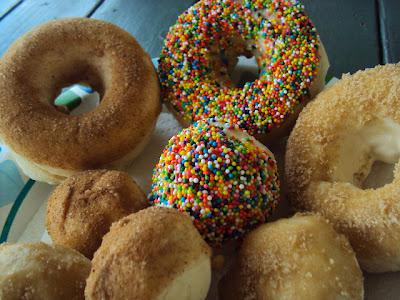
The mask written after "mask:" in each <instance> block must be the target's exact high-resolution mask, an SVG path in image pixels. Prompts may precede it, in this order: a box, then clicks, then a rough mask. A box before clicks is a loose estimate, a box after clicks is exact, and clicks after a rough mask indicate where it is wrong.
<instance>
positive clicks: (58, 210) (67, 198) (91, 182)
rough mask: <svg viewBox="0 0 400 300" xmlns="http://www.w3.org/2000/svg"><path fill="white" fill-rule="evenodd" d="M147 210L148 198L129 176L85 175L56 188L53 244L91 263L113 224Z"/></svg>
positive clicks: (50, 213)
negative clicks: (68, 248)
mask: <svg viewBox="0 0 400 300" xmlns="http://www.w3.org/2000/svg"><path fill="white" fill-rule="evenodd" d="M147 206H148V201H147V197H146V195H145V194H144V193H143V191H142V190H141V189H140V187H139V186H138V185H137V184H136V182H135V181H133V179H132V178H131V177H130V176H129V175H128V174H127V173H125V172H120V171H107V170H96V171H85V172H82V173H78V174H76V175H73V176H71V177H69V178H68V179H67V180H65V181H64V182H62V183H61V184H60V185H59V186H57V187H56V188H55V190H54V191H53V193H52V194H51V196H50V198H49V201H48V204H47V217H46V227H47V231H48V232H49V235H50V236H51V238H52V240H53V242H55V243H56V244H60V245H63V246H66V247H70V248H73V249H75V250H77V251H79V252H81V253H82V254H83V255H85V256H86V257H88V258H90V259H91V258H92V257H93V253H94V252H95V251H96V250H97V248H99V247H100V244H101V239H102V238H103V236H104V235H105V234H106V233H107V232H108V230H109V229H110V226H111V223H113V222H115V221H118V220H119V219H121V218H122V217H125V216H127V215H129V214H131V213H134V212H137V211H139V210H141V209H143V208H145V207H147Z"/></svg>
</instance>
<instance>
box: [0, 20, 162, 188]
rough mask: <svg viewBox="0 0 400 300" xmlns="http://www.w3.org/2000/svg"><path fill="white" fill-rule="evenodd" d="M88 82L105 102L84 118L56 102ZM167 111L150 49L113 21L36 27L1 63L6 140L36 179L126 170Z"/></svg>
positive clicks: (0, 115) (1, 129)
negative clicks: (63, 92)
mask: <svg viewBox="0 0 400 300" xmlns="http://www.w3.org/2000/svg"><path fill="white" fill-rule="evenodd" d="M78 82H81V83H84V84H88V85H90V86H91V87H92V88H93V89H94V90H96V91H98V92H99V94H100V98H101V102H100V104H99V105H98V106H97V107H96V108H95V109H94V110H92V111H90V112H88V113H85V114H83V115H79V116H72V115H68V114H66V113H63V112H61V111H59V110H57V109H56V107H55V106H54V99H55V98H56V96H57V95H58V94H59V93H60V91H61V88H63V87H66V86H68V85H71V84H73V83H78ZM160 110H161V104H160V99H159V86H158V79H157V75H156V72H155V70H154V68H153V65H152V62H151V60H150V57H149V56H148V54H146V53H145V52H144V50H143V49H142V48H141V47H140V45H139V44H138V43H137V42H136V40H135V39H134V38H133V37H132V36H131V35H130V34H129V33H128V32H126V31H124V30H122V29H121V28H119V27H117V26H115V25H112V24H110V23H107V22H104V21H100V20H94V19H88V18H72V19H64V20H56V21H51V22H49V23H46V24H44V25H41V26H39V27H36V28H35V29H33V30H32V31H30V32H28V33H27V34H25V35H23V36H22V37H21V38H19V39H18V40H17V41H16V42H15V43H14V44H13V45H12V46H11V47H10V48H9V49H8V50H7V52H6V53H5V54H4V56H3V57H2V59H1V64H0V141H1V142H2V143H3V144H6V146H7V147H8V148H9V149H10V150H11V152H12V154H13V156H14V159H15V160H16V162H17V163H18V165H19V166H20V167H21V168H22V170H23V171H24V172H25V173H26V174H27V175H28V176H30V177H31V178H33V179H35V180H39V181H45V182H48V183H60V182H61V181H62V180H63V179H65V178H67V177H68V176H70V175H72V174H73V173H75V172H77V171H82V170H87V169H97V168H100V167H107V168H108V167H111V168H114V167H115V168H121V167H123V166H125V165H126V164H127V163H128V162H130V161H131V160H132V159H133V158H134V157H135V156H136V155H137V154H138V153H139V152H140V151H141V150H142V149H143V147H144V146H145V144H146V143H147V141H148V139H149V137H150V135H151V133H152V130H153V128H154V125H155V123H156V119H157V117H158V114H159V112H160Z"/></svg>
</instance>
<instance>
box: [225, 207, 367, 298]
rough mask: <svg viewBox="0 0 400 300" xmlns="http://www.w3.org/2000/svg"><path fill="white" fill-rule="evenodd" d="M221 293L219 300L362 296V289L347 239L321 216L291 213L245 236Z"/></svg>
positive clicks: (360, 279)
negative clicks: (290, 216) (286, 217)
mask: <svg viewBox="0 0 400 300" xmlns="http://www.w3.org/2000/svg"><path fill="white" fill-rule="evenodd" d="M219 292H220V295H221V299H222V300H228V299H229V300H230V299H236V300H240V299H246V300H251V299H274V300H281V299H282V300H289V299H296V300H320V299H327V300H335V299H342V300H345V299H348V300H357V299H358V300H361V299H363V295H364V288H363V276H362V272H361V270H360V267H359V266H358V263H357V260H356V256H355V254H354V251H353V250H352V249H351V247H350V244H349V242H348V240H347V239H346V237H344V236H343V235H341V234H338V233H337V232H335V230H334V229H333V227H332V225H330V224H329V223H328V222H327V221H326V220H325V219H323V218H322V217H319V216H312V215H295V216H294V217H292V218H289V219H280V220H278V221H276V222H272V223H268V224H265V225H262V226H260V227H259V228H257V229H256V230H254V231H252V232H250V233H249V234H248V235H247V236H246V237H245V239H244V241H243V245H242V248H241V249H240V251H239V255H238V259H237V261H236V262H235V264H234V267H233V269H232V270H231V271H230V272H228V274H227V275H226V276H225V278H223V280H222V281H221V283H220V290H219Z"/></svg>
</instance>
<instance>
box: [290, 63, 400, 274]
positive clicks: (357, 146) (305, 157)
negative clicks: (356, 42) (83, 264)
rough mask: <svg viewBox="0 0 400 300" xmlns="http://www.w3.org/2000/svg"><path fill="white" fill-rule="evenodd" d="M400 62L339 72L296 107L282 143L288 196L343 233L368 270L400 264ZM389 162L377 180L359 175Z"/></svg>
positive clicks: (298, 206) (394, 268)
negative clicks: (369, 182) (372, 183)
mask: <svg viewBox="0 0 400 300" xmlns="http://www.w3.org/2000/svg"><path fill="white" fill-rule="evenodd" d="M399 140H400V64H391V65H385V66H377V67H375V68H373V69H368V70H364V71H359V72H357V73H355V74H353V75H348V74H347V75H344V76H343V78H342V79H341V80H340V81H338V82H337V83H335V84H334V85H333V86H332V87H330V88H328V89H327V90H326V91H324V92H322V93H321V94H320V95H318V96H317V98H316V99H315V101H313V102H311V103H310V104H309V105H308V106H307V107H306V108H305V110H304V111H303V112H302V113H301V114H300V117H299V119H298V121H297V124H296V126H295V128H294V130H293V132H292V133H291V135H290V138H289V140H288V144H287V151H286V171H285V173H286V174H285V176H286V182H287V185H288V197H289V198H290V200H291V202H292V204H293V206H294V207H295V209H296V210H298V211H304V210H306V211H313V212H318V213H320V214H322V215H323V216H325V217H326V218H327V219H328V220H329V221H330V222H332V224H333V225H334V227H335V229H336V230H337V231H339V232H341V233H343V234H345V235H346V236H347V237H348V239H349V241H350V243H351V245H352V247H353V248H354V250H355V252H356V254H357V258H358V261H359V263H360V265H361V267H362V268H363V269H365V270H366V271H368V272H388V271H399V270H400V251H399V249H400V203H399V201H398V194H399V188H400V167H399V164H398V160H399V157H400V146H399ZM376 161H381V162H385V163H393V164H396V165H395V169H394V172H393V175H394V179H393V181H392V182H391V183H388V184H386V185H384V186H382V187H377V188H367V187H364V185H363V183H364V180H365V179H366V177H367V176H368V174H369V173H370V170H371V166H372V165H373V164H374V162H376Z"/></svg>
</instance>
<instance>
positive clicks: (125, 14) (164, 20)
mask: <svg viewBox="0 0 400 300" xmlns="http://www.w3.org/2000/svg"><path fill="white" fill-rule="evenodd" d="M194 2H196V1H188V0H176V1H168V0H159V1H149V0H132V1H125V0H107V1H105V2H104V3H103V4H102V5H101V6H100V7H99V8H98V9H97V10H96V12H95V13H94V14H93V15H92V17H93V18H97V19H102V20H107V21H110V22H113V23H115V24H117V25H118V26H120V27H122V28H124V29H125V30H127V31H129V32H130V33H131V34H132V35H133V36H135V37H136V39H137V40H138V42H139V43H140V44H141V45H142V47H143V48H144V49H145V50H146V51H147V52H148V53H149V54H150V56H151V57H158V55H159V53H160V50H161V47H162V42H163V40H164V37H165V35H166V33H167V32H168V28H169V27H170V26H171V25H173V24H174V23H175V21H176V19H177V18H178V16H179V15H180V14H181V13H182V12H183V11H184V10H186V9H187V8H188V7H190V6H191V5H192V4H193V3H194Z"/></svg>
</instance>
